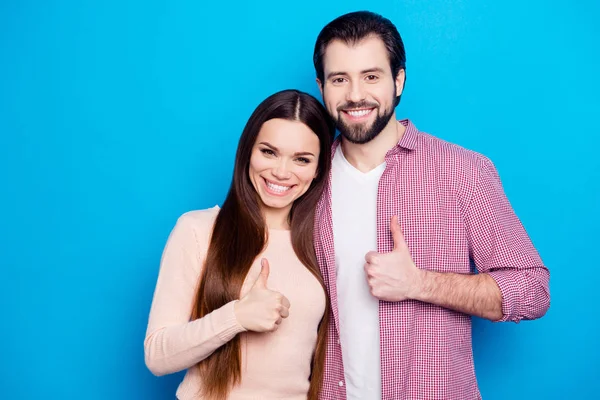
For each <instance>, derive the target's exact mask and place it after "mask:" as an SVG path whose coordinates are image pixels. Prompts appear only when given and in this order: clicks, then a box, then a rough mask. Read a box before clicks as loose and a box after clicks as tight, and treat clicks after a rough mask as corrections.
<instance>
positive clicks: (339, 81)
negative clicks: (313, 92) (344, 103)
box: [333, 78, 344, 83]
mask: <svg viewBox="0 0 600 400" xmlns="http://www.w3.org/2000/svg"><path fill="white" fill-rule="evenodd" d="M343 82H344V78H333V83H343Z"/></svg>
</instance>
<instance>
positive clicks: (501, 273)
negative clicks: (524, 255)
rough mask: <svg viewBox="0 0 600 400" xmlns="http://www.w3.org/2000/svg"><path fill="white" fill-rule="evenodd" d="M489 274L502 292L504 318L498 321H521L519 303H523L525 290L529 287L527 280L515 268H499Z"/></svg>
mask: <svg viewBox="0 0 600 400" xmlns="http://www.w3.org/2000/svg"><path fill="white" fill-rule="evenodd" d="M487 274H488V275H489V276H491V277H492V278H493V279H494V280H495V281H496V284H497V285H498V287H499V288H500V293H502V318H501V319H499V320H497V321H496V322H505V321H513V322H519V321H520V320H521V319H522V316H521V312H520V309H519V305H520V304H523V290H524V288H526V287H527V282H526V281H525V279H524V278H523V276H521V274H519V273H518V272H516V271H513V270H498V271H492V272H488V273H487Z"/></svg>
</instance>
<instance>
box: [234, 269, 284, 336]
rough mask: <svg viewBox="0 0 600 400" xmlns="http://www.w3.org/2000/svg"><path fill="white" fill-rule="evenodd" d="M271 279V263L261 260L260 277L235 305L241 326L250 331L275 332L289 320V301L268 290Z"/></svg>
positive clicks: (279, 294) (236, 315)
mask: <svg viewBox="0 0 600 400" xmlns="http://www.w3.org/2000/svg"><path fill="white" fill-rule="evenodd" d="M268 278H269V262H268V261H267V259H266V258H263V259H262V260H261V269H260V275H258V278H256V282H254V285H253V286H252V288H251V289H250V291H249V292H248V293H247V294H246V295H245V296H244V297H243V298H242V299H240V301H238V302H237V303H235V305H234V308H233V309H234V312H235V317H236V318H237V320H238V322H239V323H240V325H242V326H243V327H244V329H246V330H248V331H254V332H273V331H276V330H277V328H278V327H279V324H281V321H282V320H283V318H287V317H288V315H289V314H290V313H289V308H290V302H289V300H288V299H287V298H286V297H285V296H284V295H282V294H281V293H279V292H275V291H273V290H269V289H267V279H268Z"/></svg>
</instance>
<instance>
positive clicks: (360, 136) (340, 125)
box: [336, 100, 394, 144]
mask: <svg viewBox="0 0 600 400" xmlns="http://www.w3.org/2000/svg"><path fill="white" fill-rule="evenodd" d="M359 108H362V109H365V108H373V111H371V112H374V113H376V115H375V121H373V123H372V124H371V125H370V126H368V125H367V123H366V122H365V123H360V124H352V125H348V124H346V123H345V122H344V120H343V119H342V113H343V111H342V110H349V109H359ZM378 111H379V104H377V103H370V102H367V101H364V100H363V101H359V102H357V103H355V102H348V103H345V104H343V105H342V106H340V107H338V109H337V112H338V117H337V120H336V125H337V129H338V130H339V131H340V134H341V135H342V136H343V137H344V138H345V139H346V140H348V141H349V142H351V143H355V144H365V143H368V142H370V141H371V140H373V139H375V138H376V137H377V135H379V134H380V133H381V131H382V130H383V128H385V127H386V125H387V124H388V122H390V119H391V118H392V115H394V107H390V108H389V109H387V110H384V113H383V114H379V112H378Z"/></svg>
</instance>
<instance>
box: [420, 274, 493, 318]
mask: <svg viewBox="0 0 600 400" xmlns="http://www.w3.org/2000/svg"><path fill="white" fill-rule="evenodd" d="M412 298H414V299H415V300H420V301H423V302H426V303H431V304H435V305H438V306H441V307H445V308H449V309H451V310H454V311H459V312H462V313H465V314H469V315H475V316H477V317H481V318H486V319H489V320H492V321H497V320H499V319H501V318H502V293H501V292H500V288H499V287H498V285H497V284H496V281H494V279H493V278H492V277H491V276H489V275H487V274H476V275H465V274H455V273H449V272H448V273H443V272H432V271H426V270H421V274H420V281H419V284H418V285H417V288H416V290H415V293H414V295H413V296H412Z"/></svg>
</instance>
